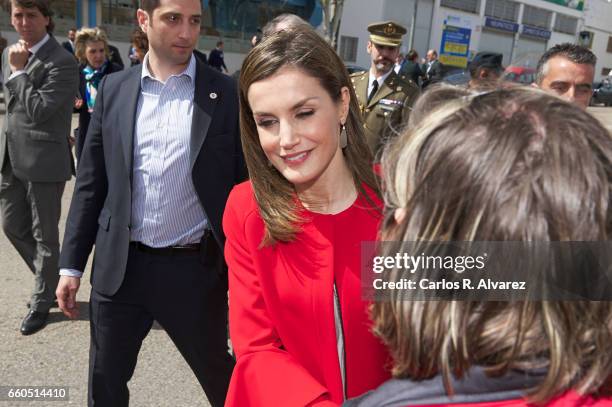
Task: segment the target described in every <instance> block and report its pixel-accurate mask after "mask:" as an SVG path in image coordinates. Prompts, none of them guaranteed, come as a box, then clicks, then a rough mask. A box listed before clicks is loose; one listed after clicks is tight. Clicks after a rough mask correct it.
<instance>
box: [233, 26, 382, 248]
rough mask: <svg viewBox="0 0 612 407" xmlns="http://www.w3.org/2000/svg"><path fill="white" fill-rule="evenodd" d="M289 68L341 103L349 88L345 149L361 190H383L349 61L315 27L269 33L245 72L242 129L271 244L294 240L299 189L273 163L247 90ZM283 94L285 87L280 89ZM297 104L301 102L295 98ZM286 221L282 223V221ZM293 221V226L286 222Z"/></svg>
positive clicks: (248, 60) (241, 82)
mask: <svg viewBox="0 0 612 407" xmlns="http://www.w3.org/2000/svg"><path fill="white" fill-rule="evenodd" d="M285 67H290V68H295V69H297V70H299V71H301V72H302V73H304V74H305V75H308V76H310V77H312V78H315V79H317V80H318V82H319V84H320V85H321V87H322V88H323V89H324V90H325V91H326V92H327V93H328V95H329V96H330V97H331V99H332V100H333V101H334V102H338V103H340V100H341V94H342V89H343V88H347V89H348V91H349V92H350V103H349V112H348V116H347V120H346V123H345V127H346V133H347V135H348V143H347V146H346V147H345V148H343V150H342V152H343V154H344V158H345V160H346V162H347V165H348V167H349V170H350V171H351V173H352V175H353V179H354V182H355V184H356V187H357V189H358V190H359V191H363V185H362V184H364V183H365V184H366V185H367V186H368V187H370V188H371V189H373V190H374V191H378V187H377V182H376V179H375V177H374V174H373V171H372V164H371V163H372V154H371V152H370V150H369V147H368V146H367V143H366V140H365V136H364V133H363V125H362V122H361V113H360V110H359V104H358V102H357V98H356V96H355V93H354V90H353V86H352V85H351V80H350V78H349V75H348V72H347V70H346V69H345V68H344V63H343V62H342V60H341V59H340V57H339V56H338V54H336V52H335V51H334V49H333V48H332V47H331V46H330V45H329V44H328V43H327V42H326V41H325V40H324V39H323V38H322V37H321V36H320V35H319V34H318V33H317V32H316V31H315V30H314V29H312V27H310V26H299V27H295V28H293V29H290V30H281V31H277V32H275V33H272V34H270V35H267V36H266V35H264V37H263V39H262V41H261V42H260V43H259V44H258V45H257V46H256V47H254V48H253V49H251V51H250V52H249V54H248V55H247V57H246V58H245V60H244V62H243V64H242V68H241V70H240V80H239V85H240V86H239V88H240V130H241V131H240V133H241V137H242V146H243V149H244V152H245V160H246V163H247V167H248V169H249V174H250V177H251V182H252V184H253V188H254V190H255V195H256V198H257V201H258V204H259V207H260V210H261V214H262V217H263V219H264V222H265V224H266V233H267V235H266V242H269V243H271V242H274V241H289V240H291V239H292V238H293V236H294V235H295V232H297V231H298V230H299V229H298V227H297V226H295V225H297V223H299V219H297V218H296V216H294V215H295V202H294V198H295V190H294V187H293V185H292V184H291V183H289V181H287V180H286V179H285V178H284V177H283V176H282V175H281V174H280V173H279V172H278V171H277V170H276V169H275V168H274V167H272V166H270V165H269V162H268V159H267V157H266V155H265V153H264V151H263V149H262V148H261V145H260V142H259V136H258V133H257V126H256V123H255V120H254V118H253V112H252V110H251V107H250V105H249V100H248V92H249V88H250V87H251V85H252V84H253V83H255V82H258V81H261V80H264V79H267V78H270V77H272V76H273V75H275V74H276V73H277V72H279V70H281V69H282V68H285ZM278 92H283V89H278ZM296 102H297V101H296ZM279 224H282V225H283V226H282V227H278V226H277V225H279ZM291 224H293V225H294V226H293V227H289V226H287V225H291Z"/></svg>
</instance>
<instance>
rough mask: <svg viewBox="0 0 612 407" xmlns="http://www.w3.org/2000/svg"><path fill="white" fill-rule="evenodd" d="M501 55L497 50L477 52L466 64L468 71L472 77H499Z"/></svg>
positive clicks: (501, 70)
mask: <svg viewBox="0 0 612 407" xmlns="http://www.w3.org/2000/svg"><path fill="white" fill-rule="evenodd" d="M503 57H504V56H503V55H502V54H500V53H497V52H479V53H478V54H476V56H475V57H474V59H472V60H471V61H470V63H469V64H468V71H469V72H470V77H471V78H472V79H483V77H485V78H486V77H487V76H493V77H495V79H497V78H499V77H500V76H501V74H502V72H503V69H504V68H503V66H502V60H503Z"/></svg>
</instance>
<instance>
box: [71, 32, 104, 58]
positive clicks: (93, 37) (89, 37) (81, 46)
mask: <svg viewBox="0 0 612 407" xmlns="http://www.w3.org/2000/svg"><path fill="white" fill-rule="evenodd" d="M98 41H100V42H102V43H104V51H105V53H106V57H107V58H108V56H109V50H108V37H107V36H106V32H104V30H102V29H100V28H99V27H93V28H89V27H83V28H81V29H80V30H78V31H77V33H76V37H75V39H74V56H75V57H76V58H77V59H78V61H79V63H81V64H86V63H87V57H86V50H87V43H89V42H98Z"/></svg>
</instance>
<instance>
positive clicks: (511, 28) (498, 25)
mask: <svg viewBox="0 0 612 407" xmlns="http://www.w3.org/2000/svg"><path fill="white" fill-rule="evenodd" d="M485 27H490V28H495V29H496V30H501V31H507V32H511V33H515V32H517V31H518V29H519V25H518V24H517V23H511V22H510V21H504V20H498V19H496V18H491V17H487V18H486V20H485Z"/></svg>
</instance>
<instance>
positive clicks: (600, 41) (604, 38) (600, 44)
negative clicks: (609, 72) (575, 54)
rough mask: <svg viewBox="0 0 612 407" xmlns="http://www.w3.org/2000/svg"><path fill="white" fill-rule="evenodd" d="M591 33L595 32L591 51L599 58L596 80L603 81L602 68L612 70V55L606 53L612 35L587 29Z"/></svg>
mask: <svg viewBox="0 0 612 407" xmlns="http://www.w3.org/2000/svg"><path fill="white" fill-rule="evenodd" d="M611 21H612V20H611ZM587 29H588V30H589V31H593V32H594V34H595V35H594V37H593V46H592V47H591V50H592V51H593V52H594V53H595V55H596V56H597V65H596V66H595V80H596V81H599V80H601V79H602V77H603V76H602V75H601V70H602V68H612V53H609V52H606V49H607V47H608V38H609V37H611V36H612V33H610V32H606V31H601V30H596V29H594V28H587Z"/></svg>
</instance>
